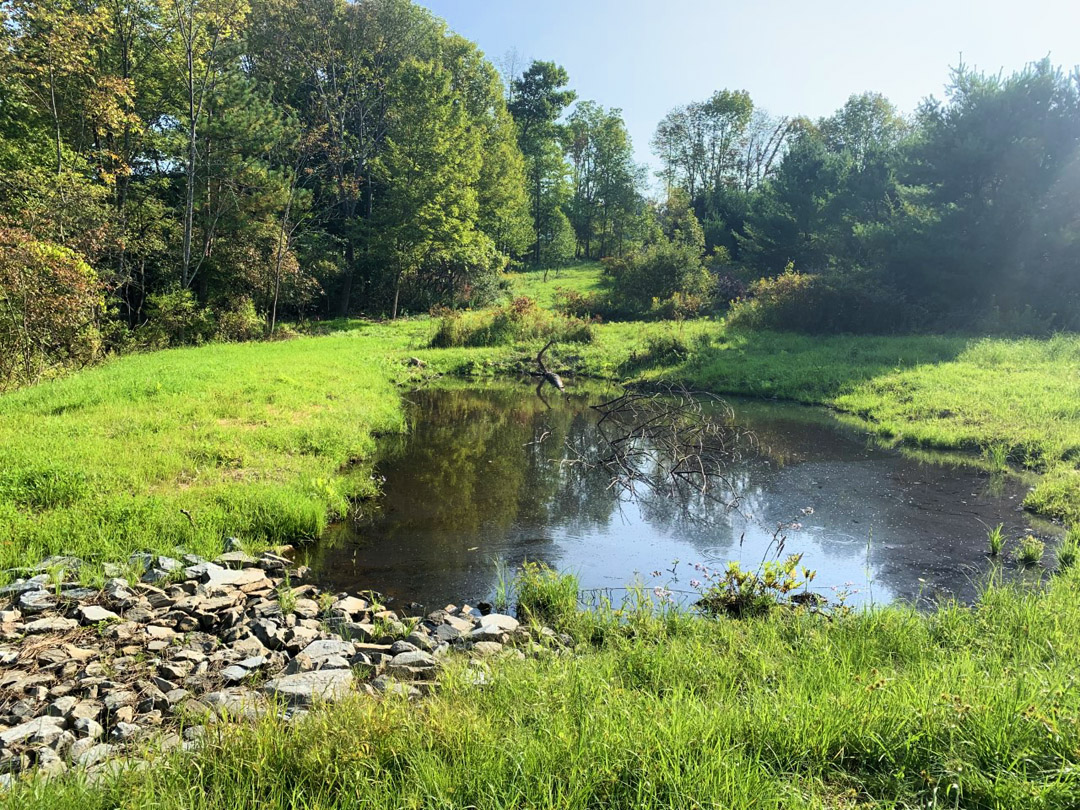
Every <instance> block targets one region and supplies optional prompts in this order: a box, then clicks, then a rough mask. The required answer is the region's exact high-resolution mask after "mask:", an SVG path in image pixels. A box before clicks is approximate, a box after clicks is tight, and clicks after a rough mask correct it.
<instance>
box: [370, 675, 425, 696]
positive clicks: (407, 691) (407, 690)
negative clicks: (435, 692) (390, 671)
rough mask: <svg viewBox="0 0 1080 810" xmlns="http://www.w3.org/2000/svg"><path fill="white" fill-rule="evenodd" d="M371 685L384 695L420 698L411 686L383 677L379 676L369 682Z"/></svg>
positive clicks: (417, 691)
mask: <svg viewBox="0 0 1080 810" xmlns="http://www.w3.org/2000/svg"><path fill="white" fill-rule="evenodd" d="M371 685H372V686H373V687H375V689H377V690H378V691H379V692H382V693H383V694H384V695H395V696H398V697H405V698H417V697H420V690H419V689H417V688H416V687H415V686H413V685H412V684H410V683H402V682H401V681H395V680H393V679H391V678H388V677H387V676H385V675H380V676H379V677H378V678H376V679H375V680H373V681H372V682H371Z"/></svg>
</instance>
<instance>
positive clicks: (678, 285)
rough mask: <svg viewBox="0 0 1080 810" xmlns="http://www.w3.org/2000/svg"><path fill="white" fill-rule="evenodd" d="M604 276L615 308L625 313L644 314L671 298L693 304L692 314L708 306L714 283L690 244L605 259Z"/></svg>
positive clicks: (664, 243)
mask: <svg viewBox="0 0 1080 810" xmlns="http://www.w3.org/2000/svg"><path fill="white" fill-rule="evenodd" d="M604 272H605V273H606V275H607V276H608V277H609V278H610V280H611V285H612V295H613V298H614V301H615V304H616V306H617V307H618V308H620V309H622V310H625V311H627V312H628V313H636V314H647V313H649V312H650V310H653V309H655V308H657V307H658V306H662V305H663V302H666V301H669V300H671V299H673V298H674V297H675V296H683V299H682V300H684V301H687V302H689V301H694V302H697V303H696V304H695V314H697V312H699V311H700V309H704V308H706V306H711V301H712V291H713V288H714V287H715V279H714V278H713V275H712V273H710V272H709V271H708V270H707V269H706V268H705V266H704V265H703V264H702V263H701V252H700V250H699V249H698V248H697V246H696V245H693V244H686V243H681V242H673V241H667V240H665V241H661V242H658V243H657V244H655V245H651V246H650V247H648V248H646V249H645V250H643V251H641V252H640V253H635V254H632V255H630V256H626V257H622V258H610V259H605V260H604ZM704 302H709V303H708V305H705V304H704Z"/></svg>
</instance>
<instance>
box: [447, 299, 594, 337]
mask: <svg viewBox="0 0 1080 810" xmlns="http://www.w3.org/2000/svg"><path fill="white" fill-rule="evenodd" d="M442 312H443V315H442V317H441V319H440V320H439V325H438V327H437V328H436V331H435V335H434V336H433V337H432V339H431V346H432V347H433V348H448V347H451V346H500V345H504V344H507V343H513V342H515V341H519V340H532V339H535V338H545V339H555V340H558V341H562V342H566V343H590V342H592V339H593V330H592V323H591V322H590V321H588V320H585V319H582V318H567V317H564V316H562V315H552V314H550V313H547V312H544V311H543V310H541V309H539V308H538V307H537V306H536V302H535V301H533V300H532V299H531V298H528V297H527V296H521V297H520V298H515V299H514V300H513V302H511V303H510V304H509V305H508V306H505V307H501V308H499V309H497V310H495V311H494V312H493V313H491V314H490V315H488V314H481V315H476V316H473V317H471V318H467V317H466V316H465V315H463V314H462V313H460V312H454V311H442Z"/></svg>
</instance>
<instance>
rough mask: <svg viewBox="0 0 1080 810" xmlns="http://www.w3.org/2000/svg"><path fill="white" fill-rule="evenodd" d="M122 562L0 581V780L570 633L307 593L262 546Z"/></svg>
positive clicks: (96, 763) (69, 565) (59, 565)
mask: <svg viewBox="0 0 1080 810" xmlns="http://www.w3.org/2000/svg"><path fill="white" fill-rule="evenodd" d="M130 562H131V564H132V565H134V566H138V568H140V569H143V570H145V573H144V574H143V575H142V576H141V578H140V579H139V580H138V581H134V582H131V581H129V580H127V579H124V578H122V577H119V576H116V577H114V578H112V579H109V580H108V581H107V582H106V583H105V585H104V587H103V588H102V589H101V590H97V589H92V588H86V587H82V586H80V585H79V584H78V583H76V582H67V581H64V577H63V575H62V574H61V575H58V573H57V572H58V571H60V570H61V569H63V570H66V571H76V570H77V569H78V566H79V561H78V560H75V559H71V558H66V559H62V560H56V559H54V560H50V561H47V562H46V563H45V564H43V565H42V566H41V567H40V568H39V569H38V570H48V571H49V572H51V573H41V574H38V575H37V576H32V577H30V578H28V579H25V580H18V581H16V582H15V583H14V584H11V585H7V586H4V587H2V588H0V786H2V784H3V783H4V782H10V781H11V780H12V779H13V778H15V775H16V774H19V773H22V772H26V771H29V770H33V769H37V770H38V772H41V773H46V774H57V773H62V772H64V771H66V770H67V769H68V768H69V767H72V766H74V767H82V768H87V769H88V772H89V773H90V774H91V775H93V774H95V773H99V772H101V771H102V770H103V769H105V768H108V767H110V766H114V767H115V765H116V762H115V761H110V760H114V758H116V757H130V755H131V754H132V753H133V752H135V751H137V750H138V748H139V746H140V745H143V746H147V745H153V746H154V747H156V748H158V749H159V750H168V749H172V748H176V747H184V748H189V749H190V748H194V747H197V745H198V742H199V739H200V738H201V736H202V734H204V733H205V726H206V725H207V724H209V723H216V722H222V721H224V720H237V719H250V718H255V717H258V716H260V715H262V714H264V713H266V712H280V713H282V714H283V715H284V716H285V717H286V718H294V717H297V716H300V715H302V714H303V713H304V712H306V711H307V709H308V707H310V706H311V705H312V704H313V703H317V702H320V701H334V700H338V699H340V698H342V697H344V696H346V695H349V694H352V693H355V692H361V693H366V694H367V695H370V696H371V697H377V696H379V695H380V694H383V693H393V694H399V695H404V696H408V697H410V698H412V697H419V696H421V695H425V694H428V693H429V692H430V691H431V690H432V689H433V688H434V687H435V685H436V683H437V677H438V673H439V670H440V667H441V665H442V662H443V658H444V656H446V655H447V654H448V653H451V652H460V653H461V654H464V655H468V656H470V657H472V658H474V659H481V658H486V657H490V656H499V655H512V656H524V655H526V654H537V655H539V654H542V653H551V652H565V651H566V650H568V649H569V648H570V647H571V646H572V645H573V640H572V639H571V638H570V637H569V636H565V635H559V634H556V633H555V632H554V631H552V630H551V629H550V628H541V629H527V628H525V627H523V626H520V625H519V624H518V622H517V620H516V619H514V618H513V617H511V616H506V615H502V614H497V613H489V614H487V615H482V614H481V613H480V611H477V610H474V609H473V608H470V607H468V606H463V607H456V606H454V605H448V606H447V607H446V608H445V609H443V610H436V611H435V612H433V613H430V614H428V615H427V616H426V617H424V618H418V617H413V618H409V617H405V616H401V615H399V614H397V613H396V612H394V611H391V610H387V609H385V608H384V607H383V606H381V605H380V604H378V602H377V601H374V599H375V597H374V596H373V595H371V594H368V595H367V596H366V597H364V596H360V595H349V594H344V593H338V594H332V593H327V592H322V591H320V590H319V588H317V587H316V586H314V585H310V584H296V583H302V582H303V581H304V579H305V578H307V575H308V572H307V570H306V569H304V568H303V567H300V568H297V567H294V566H293V564H292V562H290V561H289V560H288V559H286V558H284V557H281V556H278V555H275V554H271V553H264V554H262V555H260V556H259V557H257V558H256V557H250V556H248V555H246V554H244V553H242V552H230V553H228V554H224V555H222V556H221V557H219V558H217V559H216V560H214V561H213V562H209V561H207V560H204V559H201V558H199V557H197V556H194V555H188V556H185V557H184V558H183V559H182V560H177V559H172V558H169V557H162V556H156V555H149V554H147V555H135V557H134V558H133V559H132V560H131V561H130ZM112 573H119V571H116V570H114V571H113V572H112ZM471 663H473V664H474V665H475V666H476V669H475V670H470V672H475V681H476V682H477V683H482V682H483V680H484V679H485V677H486V674H485V669H484V667H483V666H482V665H480V664H479V662H478V661H472V662H471ZM128 761H129V763H130V762H131V760H128ZM135 762H136V763H137V762H138V760H136V761H135Z"/></svg>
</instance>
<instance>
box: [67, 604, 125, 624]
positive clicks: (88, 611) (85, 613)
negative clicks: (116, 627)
mask: <svg viewBox="0 0 1080 810" xmlns="http://www.w3.org/2000/svg"><path fill="white" fill-rule="evenodd" d="M77 612H78V614H79V619H80V620H81V621H82V623H83V624H97V623H98V622H111V621H116V620H117V619H119V618H120V617H119V616H117V615H116V614H115V613H113V612H112V611H111V610H106V609H105V608H103V607H101V605H82V606H81V607H80V608H79V610H78V611H77Z"/></svg>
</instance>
